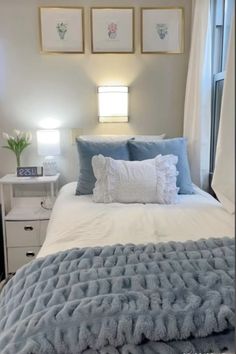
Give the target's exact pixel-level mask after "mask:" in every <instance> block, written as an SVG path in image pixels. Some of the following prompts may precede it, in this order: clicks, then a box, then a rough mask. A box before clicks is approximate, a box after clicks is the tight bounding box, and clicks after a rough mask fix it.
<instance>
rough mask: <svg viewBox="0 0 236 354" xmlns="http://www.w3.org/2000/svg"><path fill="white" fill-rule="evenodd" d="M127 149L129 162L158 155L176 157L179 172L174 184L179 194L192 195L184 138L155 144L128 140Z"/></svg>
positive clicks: (160, 141)
mask: <svg viewBox="0 0 236 354" xmlns="http://www.w3.org/2000/svg"><path fill="white" fill-rule="evenodd" d="M128 148H129V153H130V159H131V160H139V161H141V160H146V159H153V158H154V157H156V156H157V155H159V154H162V155H168V154H173V155H176V156H178V163H177V165H176V168H177V170H178V171H179V175H178V176H177V182H176V184H177V187H179V194H194V190H193V186H192V181H191V176H190V169H189V164H188V156H187V147H186V139H185V138H174V139H165V140H159V141H155V142H139V141H135V140H129V141H128Z"/></svg>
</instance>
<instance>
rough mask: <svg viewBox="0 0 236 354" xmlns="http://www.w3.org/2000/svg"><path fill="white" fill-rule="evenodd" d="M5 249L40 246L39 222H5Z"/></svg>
mask: <svg viewBox="0 0 236 354" xmlns="http://www.w3.org/2000/svg"><path fill="white" fill-rule="evenodd" d="M6 234H7V235H6V236H7V247H24V246H40V241H39V221H6Z"/></svg>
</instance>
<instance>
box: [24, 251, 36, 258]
mask: <svg viewBox="0 0 236 354" xmlns="http://www.w3.org/2000/svg"><path fill="white" fill-rule="evenodd" d="M25 255H26V257H34V256H35V253H34V252H32V251H28V252H26V254H25Z"/></svg>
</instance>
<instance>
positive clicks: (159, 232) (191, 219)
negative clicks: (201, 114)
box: [38, 183, 234, 257]
mask: <svg viewBox="0 0 236 354" xmlns="http://www.w3.org/2000/svg"><path fill="white" fill-rule="evenodd" d="M75 188H76V183H69V184H67V185H65V186H64V187H63V188H62V189H61V191H60V193H59V196H58V198H57V200H56V203H55V205H54V208H53V211H52V215H51V219H50V222H49V226H48V231H47V236H46V240H45V242H44V244H43V246H42V248H41V250H40V252H39V254H38V257H43V256H46V255H48V254H51V253H54V252H58V251H62V250H65V249H70V248H73V247H86V246H103V245H109V244H117V243H123V244H124V243H136V244H139V243H147V242H154V243H156V242H163V241H170V240H179V241H184V240H189V239H191V240H196V239H199V238H207V237H221V236H233V235H234V216H232V215H231V214H229V213H228V212H227V211H226V210H225V209H223V207H222V206H221V204H220V203H218V202H217V201H216V200H215V199H214V198H212V197H211V196H210V195H209V194H207V193H205V192H203V191H201V190H200V189H199V188H197V187H195V192H196V194H194V195H180V196H179V202H178V204H175V205H158V204H119V203H114V204H102V203H94V202H93V201H92V196H90V195H89V196H75Z"/></svg>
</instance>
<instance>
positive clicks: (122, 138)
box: [79, 134, 165, 142]
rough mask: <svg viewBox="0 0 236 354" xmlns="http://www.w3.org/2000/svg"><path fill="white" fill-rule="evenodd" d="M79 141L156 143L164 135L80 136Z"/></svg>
mask: <svg viewBox="0 0 236 354" xmlns="http://www.w3.org/2000/svg"><path fill="white" fill-rule="evenodd" d="M79 138H80V139H81V140H86V141H100V142H101V141H104V142H109V141H110V142H113V141H127V140H129V139H134V140H137V141H156V140H161V139H164V138H165V134H161V135H114V134H113V135H108V134H105V135H80V137H79Z"/></svg>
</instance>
